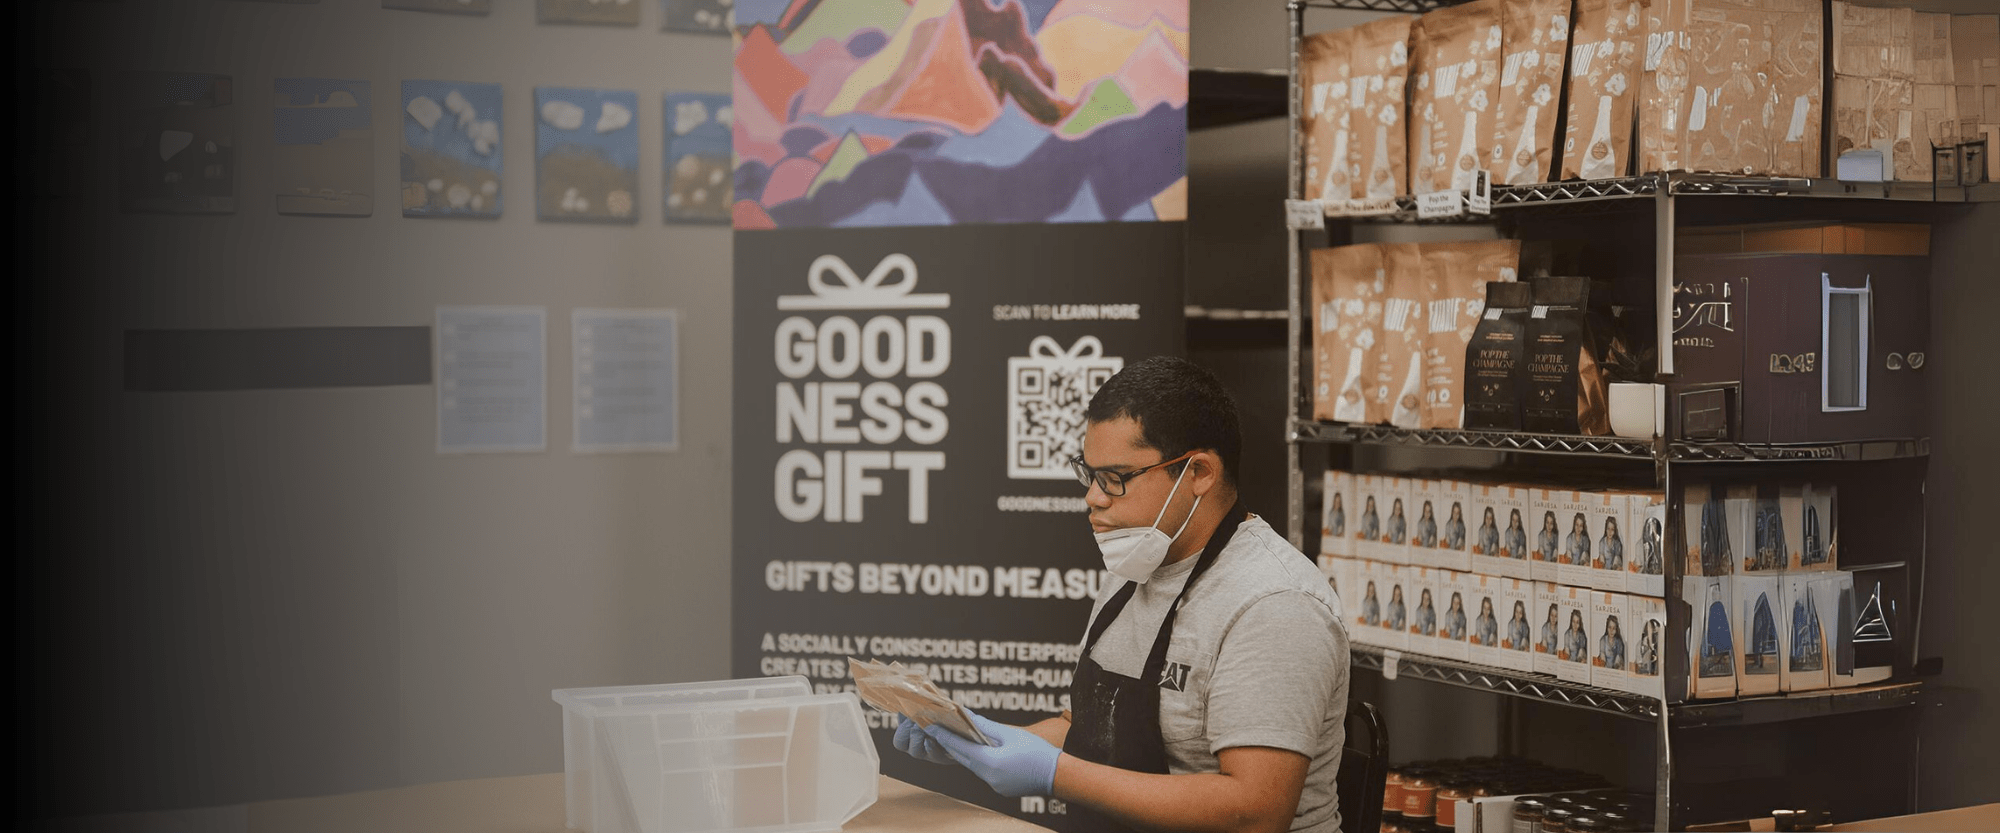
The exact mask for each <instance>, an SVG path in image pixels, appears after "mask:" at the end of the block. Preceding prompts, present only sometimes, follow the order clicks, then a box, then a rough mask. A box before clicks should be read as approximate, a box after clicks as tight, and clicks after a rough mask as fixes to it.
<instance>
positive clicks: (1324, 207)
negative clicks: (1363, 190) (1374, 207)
mask: <svg viewBox="0 0 2000 833" xmlns="http://www.w3.org/2000/svg"><path fill="white" fill-rule="evenodd" d="M1353 211H1354V201H1353V200H1320V201H1319V213H1320V214H1323V215H1325V216H1328V217H1345V216H1347V215H1349V214H1351V213H1353Z"/></svg>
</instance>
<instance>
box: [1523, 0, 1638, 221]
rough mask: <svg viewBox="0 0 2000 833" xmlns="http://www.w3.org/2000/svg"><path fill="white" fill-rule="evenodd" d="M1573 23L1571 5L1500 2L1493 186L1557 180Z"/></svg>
mask: <svg viewBox="0 0 2000 833" xmlns="http://www.w3.org/2000/svg"><path fill="white" fill-rule="evenodd" d="M1656 2H1657V0H1656ZM1569 22H1570V0H1502V2H1501V7H1500V50H1501V52H1502V53H1503V54H1502V57H1501V61H1500V84H1499V89H1498V93H1497V98H1496V104H1495V106H1494V110H1493V139H1492V142H1491V146H1490V151H1489V153H1490V154H1491V156H1490V158H1489V159H1488V161H1487V163H1486V164H1487V167H1488V169H1489V170H1491V171H1492V172H1493V184H1495V185H1532V184H1534V183H1537V182H1547V181H1549V180H1550V179H1551V177H1552V176H1553V173H1554V172H1553V169H1552V168H1551V164H1552V163H1553V162H1554V154H1555V140H1556V122H1557V121H1558V119H1557V115H1558V114H1557V112H1556V106H1557V105H1558V104H1559V103H1560V102H1561V100H1562V91H1563V69H1564V67H1565V66H1566V63H1565V62H1566V61H1567V60H1568V58H1569Z"/></svg>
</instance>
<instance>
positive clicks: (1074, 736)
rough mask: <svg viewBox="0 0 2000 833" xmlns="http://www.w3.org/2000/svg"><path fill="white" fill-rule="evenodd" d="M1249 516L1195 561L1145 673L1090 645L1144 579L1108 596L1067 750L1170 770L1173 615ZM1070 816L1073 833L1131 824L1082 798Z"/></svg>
mask: <svg viewBox="0 0 2000 833" xmlns="http://www.w3.org/2000/svg"><path fill="white" fill-rule="evenodd" d="M1247 516H1248V513H1247V512H1245V511H1244V509H1243V504H1242V503H1240V502H1239V503H1237V504H1234V505H1232V506H1230V507H1229V512H1228V513H1226V514H1225V515H1223V518H1222V523H1221V525H1219V526H1217V527H1216V529H1215V533H1214V534H1212V535H1210V536H1209V538H1208V545H1207V546H1205V547H1203V548H1202V550H1201V555H1200V556H1199V557H1198V558H1196V559H1195V564H1194V572H1192V573H1189V574H1188V578H1187V583H1185V584H1182V585H1181V592H1180V594H1179V595H1178V596H1176V597H1175V598H1174V603H1173V606H1171V607H1169V608H1167V616H1166V619H1165V620H1163V621H1161V622H1160V632H1159V634H1158V635H1157V636H1155V637H1153V649H1152V651H1151V652H1150V653H1148V654H1147V655H1146V664H1145V666H1144V667H1143V670H1141V671H1140V672H1139V677H1138V679H1133V678H1131V677H1124V676H1120V675H1117V674H1113V673H1111V672H1109V671H1106V670H1104V668H1103V667H1102V666H1099V665H1098V664H1097V663H1096V662H1095V661H1093V660H1092V659H1091V658H1090V649H1092V648H1094V647H1096V646H1097V640H1098V637H1101V636H1103V635H1104V630H1105V628H1108V627H1110V626H1111V623H1112V622H1113V621H1115V620H1116V619H1117V618H1118V614H1119V613H1121V612H1123V611H1124V610H1125V603H1126V602H1129V601H1131V600H1132V594H1133V593H1135V592H1137V591H1138V589H1139V585H1138V584H1137V583H1127V584H1126V585H1125V586H1124V587H1121V588H1118V592H1117V593H1115V594H1113V595H1112V596H1111V598H1110V599H1108V600H1106V601H1105V603H1104V609H1103V610H1101V611H1099V612H1098V614H1097V621H1095V622H1092V623H1091V624H1090V630H1089V632H1088V633H1087V634H1086V635H1085V636H1084V639H1083V656H1081V657H1079V658H1078V659H1077V661H1076V675H1075V678H1074V680H1073V681H1072V682H1071V683H1070V727H1069V734H1068V736H1067V737H1066V738H1065V739H1064V741H1063V751H1064V752H1066V753H1068V754H1070V755H1073V756H1075V757H1077V758H1080V759H1083V760H1086V761H1090V762H1091V763H1096V764H1104V765H1105V766H1113V767H1117V768H1119V769H1126V770H1131V771H1133V772H1148V773H1154V774H1158V775H1165V774H1167V742H1166V741H1165V740H1164V739H1162V738H1161V736H1160V673H1161V672H1162V671H1163V670H1164V669H1165V668H1166V663H1167V644H1168V643H1169V642H1172V641H1173V637H1174V616H1175V615H1176V614H1178V613H1179V612H1180V606H1181V601H1182V600H1184V599H1186V598H1187V592H1188V588H1190V587H1193V586H1194V583H1195V581H1196V580H1198V579H1200V578H1201V574H1202V573H1204V572H1207V571H1208V568H1209V566H1210V565H1212V564H1214V563H1215V559H1216V556H1218V555H1220V554H1221V553H1222V548H1223V547H1224V546H1227V545H1228V543H1229V539H1230V538H1232V537H1234V536H1235V535H1236V528H1237V527H1238V526H1241V525H1242V523H1243V519H1244V518H1245V517H1247ZM1067 815H1068V816H1069V818H1068V819H1066V820H1065V821H1064V823H1063V824H1062V828H1063V829H1064V830H1068V831H1073V833H1124V831H1129V830H1130V828H1127V827H1125V826H1124V825H1122V824H1119V823H1118V822H1117V821H1115V820H1113V819H1112V818H1111V817H1109V816H1106V815H1104V814H1102V813H1099V812H1097V811H1094V810H1092V809H1090V808H1088V807H1083V806H1080V805H1076V804H1071V805H1069V808H1068V812H1067Z"/></svg>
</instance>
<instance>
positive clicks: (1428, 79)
mask: <svg viewBox="0 0 2000 833" xmlns="http://www.w3.org/2000/svg"><path fill="white" fill-rule="evenodd" d="M1500 5H1501V0H1472V2H1470V3H1463V4H1460V5H1457V6H1447V7H1445V8H1442V9H1438V10H1437V11H1433V12H1430V13H1428V14H1425V15H1424V16H1423V17H1421V18H1419V19H1418V20H1417V25H1416V27H1415V28H1414V29H1413V30H1412V32H1411V34H1410V43H1411V66H1410V84H1411V89H1410V137H1409V142H1410V146H1409V147H1410V192H1411V193H1416V194H1422V193H1426V192H1431V191H1446V190H1456V191H1465V190H1469V189H1471V188H1472V183H1473V175H1474V171H1476V170H1477V169H1478V168H1479V167H1480V166H1481V165H1482V164H1484V163H1485V161H1486V160H1487V158H1489V157H1490V156H1491V155H1492V154H1491V152H1490V151H1489V149H1488V148H1489V146H1490V144H1491V143H1492V141H1493V112H1494V105H1495V103H1496V99H1497V98H1498V95H1499V84H1500Z"/></svg>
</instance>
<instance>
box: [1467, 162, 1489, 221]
mask: <svg viewBox="0 0 2000 833" xmlns="http://www.w3.org/2000/svg"><path fill="white" fill-rule="evenodd" d="M1465 209H1466V210H1467V211H1470V212H1472V213H1474V214H1489V215H1490V214H1492V213H1493V175H1492V174H1491V173H1488V172H1487V170H1486V169H1485V168H1480V169H1479V170H1476V171H1473V172H1472V190H1470V191H1467V192H1466V193H1465Z"/></svg>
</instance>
